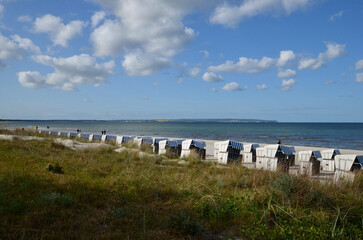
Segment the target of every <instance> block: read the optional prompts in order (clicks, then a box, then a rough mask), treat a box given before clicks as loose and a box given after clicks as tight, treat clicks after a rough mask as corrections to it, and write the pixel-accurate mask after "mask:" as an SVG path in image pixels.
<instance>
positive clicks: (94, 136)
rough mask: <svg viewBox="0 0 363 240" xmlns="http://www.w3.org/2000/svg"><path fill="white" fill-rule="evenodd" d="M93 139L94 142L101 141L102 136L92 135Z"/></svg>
mask: <svg viewBox="0 0 363 240" xmlns="http://www.w3.org/2000/svg"><path fill="white" fill-rule="evenodd" d="M93 139H95V140H101V139H102V135H98V134H94V135H93Z"/></svg>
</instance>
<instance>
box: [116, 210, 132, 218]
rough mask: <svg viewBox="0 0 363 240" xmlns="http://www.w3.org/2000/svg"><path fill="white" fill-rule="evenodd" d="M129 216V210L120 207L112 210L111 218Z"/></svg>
mask: <svg viewBox="0 0 363 240" xmlns="http://www.w3.org/2000/svg"><path fill="white" fill-rule="evenodd" d="M130 214H131V209H130V208H128V207H120V208H115V209H114V210H112V216H113V217H114V218H117V219H122V218H126V217H128V216H129V215H130Z"/></svg>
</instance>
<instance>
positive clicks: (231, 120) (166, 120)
mask: <svg viewBox="0 0 363 240" xmlns="http://www.w3.org/2000/svg"><path fill="white" fill-rule="evenodd" d="M1 121H3V122H19V121H25V122H64V121H67V122H68V121H69V122H72V121H77V122H130V123H132V122H135V123H150V122H175V123H278V121H276V120H261V119H234V118H226V119H218V118H216V119H213V118H211V119H208V118H206V119H120V120H68V119H54V120H53V119H49V120H37V119H0V122H1Z"/></svg>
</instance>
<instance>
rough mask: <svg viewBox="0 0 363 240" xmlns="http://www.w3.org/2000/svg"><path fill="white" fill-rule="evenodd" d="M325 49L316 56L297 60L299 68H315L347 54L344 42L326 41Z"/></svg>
mask: <svg viewBox="0 0 363 240" xmlns="http://www.w3.org/2000/svg"><path fill="white" fill-rule="evenodd" d="M326 47H327V50H326V51H325V52H323V53H319V55H318V57H317V58H303V59H301V60H300V61H299V67H298V68H299V69H313V70H317V69H319V68H322V67H323V66H325V65H326V64H327V62H329V61H332V60H334V59H336V58H338V57H341V56H344V55H346V54H347V51H346V50H345V45H344V44H336V43H326Z"/></svg>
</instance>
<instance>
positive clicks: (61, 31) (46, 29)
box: [34, 14, 87, 47]
mask: <svg viewBox="0 0 363 240" xmlns="http://www.w3.org/2000/svg"><path fill="white" fill-rule="evenodd" d="M86 25H87V24H86V23H85V22H83V21H79V20H75V21H71V22H69V23H68V24H66V25H65V24H63V22H62V19H61V18H60V17H56V16H53V15H50V14H47V15H44V16H43V17H40V18H36V19H35V22H34V32H36V33H46V34H49V36H50V39H51V41H52V42H53V44H54V45H60V46H62V47H67V46H68V41H69V40H71V39H72V38H74V37H75V36H76V35H78V34H80V33H81V31H82V28H83V27H85V26H86Z"/></svg>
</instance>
